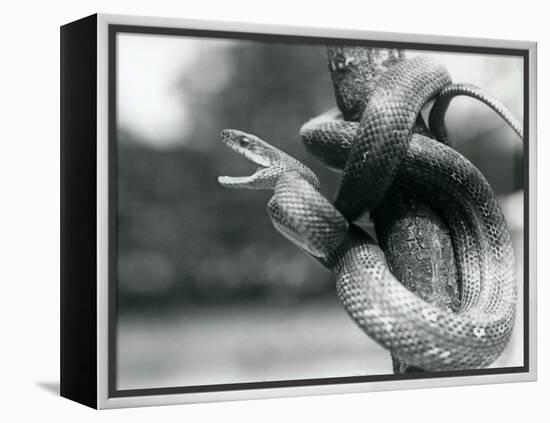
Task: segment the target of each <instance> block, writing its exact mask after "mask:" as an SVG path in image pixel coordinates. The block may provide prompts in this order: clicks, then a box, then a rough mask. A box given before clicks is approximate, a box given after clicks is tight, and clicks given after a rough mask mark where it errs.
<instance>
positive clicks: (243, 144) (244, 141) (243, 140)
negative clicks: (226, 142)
mask: <svg viewBox="0 0 550 423" xmlns="http://www.w3.org/2000/svg"><path fill="white" fill-rule="evenodd" d="M239 145H240V146H241V147H243V148H246V147H248V146H249V145H250V140H249V139H248V138H246V137H241V138H240V139H239Z"/></svg>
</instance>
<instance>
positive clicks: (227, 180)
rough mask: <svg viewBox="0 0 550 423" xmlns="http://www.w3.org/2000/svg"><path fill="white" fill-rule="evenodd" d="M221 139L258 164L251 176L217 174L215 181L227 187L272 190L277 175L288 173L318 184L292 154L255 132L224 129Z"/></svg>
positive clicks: (312, 174) (311, 173)
mask: <svg viewBox="0 0 550 423" xmlns="http://www.w3.org/2000/svg"><path fill="white" fill-rule="evenodd" d="M221 140H222V142H223V143H224V144H225V145H226V146H227V147H229V148H230V149H231V150H233V151H235V152H236V153H238V154H240V155H241V156H243V157H245V158H246V159H248V160H250V161H251V162H253V163H255V164H257V165H258V168H257V170H256V172H254V174H252V175H250V176H220V177H218V182H219V183H220V184H221V185H222V186H223V187H227V188H245V189H275V185H276V184H277V181H278V180H279V178H280V177H281V176H282V175H283V174H285V173H288V172H292V171H295V172H298V173H299V174H300V175H302V176H303V177H304V178H305V179H306V180H307V181H308V182H310V183H311V184H312V185H313V186H315V187H318V186H319V180H318V179H317V176H315V174H314V173H313V172H312V171H311V170H310V169H309V168H308V167H306V166H305V165H303V164H302V163H301V162H299V161H298V160H296V159H295V158H294V157H292V156H290V155H288V154H286V153H285V152H283V151H281V150H279V149H278V148H276V147H273V146H272V145H270V144H268V143H267V142H265V141H264V140H262V139H261V138H260V137H257V136H256V135H252V134H247V133H246V132H243V131H239V130H236V129H224V130H223V131H222V132H221Z"/></svg>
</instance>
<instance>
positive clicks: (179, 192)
mask: <svg viewBox="0 0 550 423" xmlns="http://www.w3.org/2000/svg"><path fill="white" fill-rule="evenodd" d="M116 39H117V50H116V52H117V71H116V81H117V86H116V90H117V109H116V110H117V117H118V119H117V129H118V135H117V146H118V153H117V156H118V167H117V170H118V172H117V178H118V192H117V194H118V199H117V206H118V210H117V219H118V220H117V243H118V255H117V263H118V279H117V281H116V282H115V283H116V284H117V288H118V308H117V312H118V317H117V333H118V335H117V336H118V338H117V387H118V388H119V389H144V388H145V389H147V388H162V387H175V386H194V385H209V384H225V383H242V382H259V381H273V380H297V379H314V378H329V377H344V376H357V375H362V376H363V375H364V376H367V375H368V376H371V375H380V374H391V373H392V367H391V359H390V355H389V353H388V351H386V350H385V349H384V348H382V347H380V346H379V345H377V344H376V343H375V342H374V341H373V340H372V339H370V338H369V337H368V336H366V335H365V334H364V333H363V332H362V331H361V330H360V329H359V327H358V326H357V325H356V324H355V323H354V322H353V321H352V320H351V319H350V318H349V317H348V315H347V314H346V312H345V309H344V307H343V306H342V304H341V303H340V302H339V301H338V299H337V296H336V289H335V283H334V281H335V278H334V276H333V275H331V274H330V272H328V271H326V270H325V269H323V268H322V266H321V265H319V264H318V263H317V262H315V261H313V260H311V259H310V257H308V256H307V255H306V254H304V253H303V252H301V251H299V250H298V249H297V248H296V247H295V246H294V245H292V244H291V243H290V242H288V241H287V240H286V239H283V237H281V236H280V234H278V233H277V232H276V231H275V230H274V228H273V227H272V225H271V224H270V223H269V219H268V218H267V216H266V212H265V206H266V203H267V201H268V198H270V197H271V196H272V192H265V191H264V192H257V191H255V192H252V191H248V192H247V191H246V190H245V191H242V190H239V191H232V190H229V189H225V188H223V187H220V186H219V185H218V184H217V183H216V179H217V177H218V175H225V174H228V173H229V174H230V175H248V174H250V173H251V172H252V170H251V168H252V167H254V166H253V165H252V166H251V165H250V163H247V161H246V160H244V159H243V158H242V157H241V156H239V155H237V154H234V153H233V152H231V151H229V150H228V149H227V148H226V147H225V146H223V144H222V143H221V142H220V139H219V138H220V137H219V132H220V131H221V130H222V129H223V128H227V127H230V128H238V129H243V130H245V131H248V132H252V133H254V134H259V135H260V136H261V137H262V138H263V139H265V140H266V141H268V142H269V143H272V144H273V145H275V146H276V147H278V148H280V149H282V150H283V151H285V152H287V153H289V154H290V155H292V156H293V157H295V158H297V159H298V160H300V161H301V162H302V163H304V164H306V165H307V166H310V167H312V169H313V170H314V172H315V173H316V174H317V175H318V176H319V179H320V181H321V190H322V192H323V193H324V194H325V195H326V196H327V198H329V199H331V198H333V197H334V195H335V192H336V189H337V186H338V185H339V184H340V176H339V175H336V174H334V173H333V172H330V171H327V170H326V169H325V168H324V166H322V165H320V164H319V163H318V162H317V161H316V160H315V158H314V157H313V156H312V155H311V154H307V152H305V151H304V147H303V145H302V142H301V139H300V136H299V133H298V132H299V127H300V126H301V125H302V124H303V123H304V122H305V121H307V120H309V119H310V118H312V117H313V116H315V115H316V114H318V113H320V112H323V111H325V110H328V109H330V108H332V107H335V106H336V101H335V98H334V90H333V86H332V82H331V79H330V73H329V71H328V69H327V53H326V47H325V46H324V45H321V44H311V43H308V42H307V41H306V40H302V41H301V42H300V43H289V42H288V41H285V40H284V38H280V39H278V40H277V41H276V42H274V43H271V42H265V41H249V40H239V39H231V38H223V39H216V38H208V37H189V36H172V35H171V36H166V35H158V34H138V33H127V32H121V33H118V34H117V38H116ZM406 55H407V57H415V56H419V55H422V56H428V57H430V58H431V59H432V60H433V61H435V62H437V63H440V64H441V65H443V66H444V67H445V68H446V69H447V71H448V72H449V74H450V76H451V79H452V80H453V81H455V82H465V83H470V84H474V85H476V86H479V87H481V88H482V89H483V90H484V91H486V92H487V93H490V94H491V95H493V96H494V97H496V98H498V99H499V100H500V101H502V103H503V104H504V105H505V106H506V107H507V108H508V109H509V110H510V111H511V113H512V114H513V116H515V117H516V119H518V121H522V117H523V83H524V81H523V60H522V58H521V57H519V58H518V57H513V56H499V55H487V54H466V53H449V52H432V51H422V50H406ZM427 110H428V107H426V108H425V113H426V114H427ZM446 124H447V128H448V133H449V137H450V140H451V142H452V143H453V146H454V147H455V148H456V149H457V150H458V151H460V152H461V153H462V154H464V155H465V157H467V158H468V159H470V160H472V161H473V162H474V163H475V164H476V165H477V167H478V168H479V169H480V170H481V172H482V173H483V174H484V175H485V177H486V178H487V180H488V181H489V182H490V183H491V184H492V186H493V189H494V191H495V193H496V194H497V195H498V197H499V202H500V203H501V205H502V208H503V212H504V215H505V218H506V220H507V224H508V229H509V231H510V233H511V235H512V246H513V248H514V252H515V255H516V261H517V266H516V269H517V278H516V279H517V284H518V288H519V289H518V291H519V295H518V297H519V298H518V306H517V310H516V311H517V313H516V322H515V327H514V331H513V334H512V339H511V341H510V342H509V344H508V345H507V347H506V349H505V350H504V351H503V353H502V354H501V355H500V356H499V358H498V359H497V360H496V361H495V362H494V363H492V364H491V366H490V367H493V368H498V367H502V368H505V367H514V366H522V365H523V307H522V305H523V303H522V301H523V248H522V247H523V195H522V194H523V193H522V191H521V190H518V188H520V187H521V182H520V180H521V166H520V165H519V164H518V162H519V161H520V160H521V157H522V151H521V150H522V144H521V141H520V139H519V138H518V137H517V135H516V134H515V133H514V132H513V131H512V130H511V129H510V128H509V127H508V126H507V125H506V123H505V122H504V121H503V120H502V119H501V118H500V117H499V116H498V115H496V113H494V112H493V111H492V110H491V109H489V108H488V107H487V106H485V105H484V104H482V103H481V102H478V101H475V100H472V99H471V98H467V97H459V98H458V99H456V100H455V101H453V103H452V105H451V107H450V109H449V112H448V113H447V117H446ZM197 163H198V164H199V166H196V164H197ZM221 210H223V213H220V211H221Z"/></svg>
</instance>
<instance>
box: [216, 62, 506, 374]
mask: <svg viewBox="0 0 550 423" xmlns="http://www.w3.org/2000/svg"><path fill="white" fill-rule="evenodd" d="M449 85H450V78H449V76H448V74H447V73H446V71H445V69H443V68H442V67H440V66H438V65H436V64H434V63H433V62H431V61H430V60H429V59H427V58H420V57H419V58H415V59H411V60H405V61H403V62H401V63H399V64H398V65H396V66H394V67H393V68H392V69H390V70H389V71H387V72H386V74H384V75H383V77H382V78H381V79H380V80H379V81H378V82H377V87H376V89H375V92H374V94H373V97H372V99H371V101H370V102H369V104H368V105H367V107H366V108H365V110H364V112H363V114H362V118H361V121H360V123H359V124H357V123H353V122H343V121H328V122H321V123H320V124H319V123H317V122H315V123H314V124H310V125H306V126H305V127H304V128H303V134H302V135H303V136H304V138H305V140H306V144H307V143H309V144H310V147H311V145H314V146H316V147H313V148H310V151H314V152H315V151H316V148H317V151H318V152H319V153H320V155H324V156H325V157H324V159H325V161H329V162H331V163H332V164H333V165H334V166H335V167H338V166H340V167H341V166H342V164H344V172H343V178H342V183H341V186H340V189H339V192H338V195H337V198H336V201H335V205H332V204H331V203H330V202H329V201H328V200H327V199H326V198H325V197H324V196H323V195H321V194H320V193H319V191H318V190H317V188H318V186H319V182H318V180H317V177H316V176H315V174H314V173H313V172H312V171H311V170H310V169H309V168H307V167H306V166H305V165H303V164H302V163H300V162H299V161H297V160H295V159H294V158H292V157H291V156H289V155H287V154H286V153H284V152H282V151H280V150H279V149H277V148H275V147H273V146H271V145H269V144H268V143H266V142H265V141H263V140H261V139H260V138H258V137H257V136H254V135H251V134H246V133H244V132H241V131H237V130H224V131H223V132H222V141H223V142H224V143H225V144H226V145H227V146H228V147H230V148H231V149H233V150H234V151H236V152H237V153H240V154H242V155H244V156H245V157H246V158H248V159H249V160H251V161H253V162H255V163H256V164H258V165H259V169H258V170H257V171H256V173H254V175H252V176H248V177H220V178H219V182H220V183H221V184H222V185H223V186H226V187H231V188H248V189H273V190H274V195H273V197H272V199H271V200H270V201H269V203H268V216H269V217H270V219H271V221H272V223H273V225H274V226H275V228H276V229H277V230H278V231H279V232H280V233H281V234H283V235H284V236H285V237H287V238H289V239H290V240H291V241H292V242H294V243H295V244H296V245H298V246H299V247H300V248H302V249H304V250H305V251H306V252H308V253H309V254H311V255H312V256H314V257H316V258H317V259H318V260H319V261H321V263H322V264H323V265H325V266H327V267H328V268H330V269H332V270H333V271H334V273H335V275H336V280H337V282H336V286H337V292H338V296H339V297H340V299H341V301H342V303H343V304H344V306H345V308H346V310H347V312H348V313H349V315H350V316H351V317H352V318H353V320H354V321H355V322H356V323H357V324H358V325H359V326H360V327H361V328H362V329H363V330H364V331H365V332H366V333H367V334H368V335H369V336H370V337H371V338H373V339H374V340H375V341H376V342H378V343H379V344H381V345H382V346H384V347H385V348H387V349H389V350H390V351H392V353H393V354H394V355H395V356H396V357H398V358H399V359H401V360H403V361H405V362H407V363H411V364H414V365H415V366H418V367H419V368H422V369H425V370H445V369H466V368H477V367H484V366H487V365H489V364H490V363H491V362H493V361H494V360H495V359H496V357H498V355H499V354H500V353H501V351H502V350H503V348H504V347H505V346H506V344H507V342H508V340H509V338H510V334H511V330H512V327H513V321H514V315H515V303H516V283H515V265H514V256H513V251H512V247H511V240H510V235H509V233H508V230H507V228H506V223H505V220H504V217H503V215H502V213H501V211H500V207H499V205H498V203H497V201H496V198H495V195H494V193H493V191H492V189H491V187H490V185H489V184H488V182H487V181H486V180H485V178H484V177H483V175H482V174H481V173H480V172H479V171H478V170H477V169H476V168H475V166H473V165H472V164H471V163H470V162H469V161H468V160H467V159H465V158H464V157H463V156H462V155H460V154H459V153H457V152H456V151H455V150H453V149H452V148H450V147H448V146H446V145H444V144H442V143H439V142H437V141H435V140H432V139H430V138H427V137H425V136H422V135H419V134H412V128H413V125H414V123H415V121H416V119H417V116H418V114H419V111H420V108H421V107H422V106H423V105H424V104H425V103H426V102H427V101H428V100H430V99H431V98H434V97H435V96H437V95H438V94H439V93H440V92H441V91H442V90H443V89H444V88H445V87H448V86H449ZM452 95H453V94H452V93H451V94H450V95H449V96H447V97H446V98H445V102H446V103H443V106H442V107H441V108H440V109H439V110H440V112H439V113H440V116H441V118H442V116H443V115H444V110H443V109H446V105H448V101H450V98H451V97H452ZM441 110H443V112H441ZM434 116H435V115H434ZM437 119H438V118H437V117H434V121H437ZM439 128H442V125H440V126H439ZM439 132H440V133H443V130H442V129H440V131H439ZM327 156H329V157H331V159H328V160H327ZM392 184H398V185H399V186H402V187H403V188H404V189H407V190H410V191H411V192H414V193H415V194H417V195H418V196H419V197H422V198H425V199H426V200H429V201H430V203H431V204H434V205H436V206H437V208H438V209H439V211H440V212H441V214H442V215H443V217H444V218H445V220H446V222H447V223H448V225H449V228H450V230H451V236H452V240H453V246H454V247H455V255H456V261H457V267H458V273H459V276H460V280H461V305H460V309H459V311H458V312H457V313H453V312H449V311H448V310H443V309H441V308H438V307H437V306H434V305H432V304H429V303H428V302H426V301H424V300H422V299H421V298H420V297H418V296H417V295H415V294H413V293H412V292H411V291H409V290H408V289H406V288H405V287H404V286H403V285H402V284H401V283H400V282H399V281H398V280H397V279H396V278H395V277H394V276H393V275H392V273H391V272H390V270H389V268H388V265H387V263H386V260H385V257H384V254H383V252H382V251H381V250H380V248H379V247H378V245H377V244H376V243H375V241H374V240H373V239H372V238H371V237H370V236H369V235H368V234H366V233H365V232H363V231H362V230H361V229H360V228H358V227H357V226H355V225H353V224H352V223H350V222H352V221H353V220H355V219H356V218H357V217H359V216H360V215H362V214H363V213H364V212H366V211H370V210H373V209H374V208H375V207H376V206H377V205H378V204H379V202H380V201H381V200H382V198H383V197H384V195H385V193H386V191H387V190H388V187H389V186H390V185H392Z"/></svg>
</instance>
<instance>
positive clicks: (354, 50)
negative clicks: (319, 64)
mask: <svg viewBox="0 0 550 423" xmlns="http://www.w3.org/2000/svg"><path fill="white" fill-rule="evenodd" d="M328 57H329V69H330V72H331V76H332V81H333V84H334V90H335V96H336V101H337V104H338V107H339V108H340V111H341V112H342V114H343V116H344V119H346V120H350V121H359V120H360V118H361V115H362V113H363V111H364V109H365V107H366V105H367V104H368V101H369V98H370V95H371V94H372V92H373V90H374V88H375V86H376V82H377V81H378V79H379V78H380V77H381V76H382V75H383V73H384V72H385V71H386V70H387V69H389V68H391V67H392V66H394V65H395V64H396V63H398V62H399V61H401V60H404V59H405V54H404V52H403V51H402V50H393V49H378V48H363V47H329V49H328ZM415 132H419V133H423V134H425V135H428V136H430V133H429V131H428V129H427V128H426V126H425V124H424V122H423V120H422V118H421V117H420V116H419V118H418V121H417V125H416V128H415ZM371 218H372V220H373V222H374V225H375V231H376V236H377V238H378V242H379V245H380V247H381V248H382V250H383V251H384V253H385V255H386V259H387V261H388V264H389V267H390V269H391V271H392V273H393V275H394V276H395V277H396V278H397V279H398V280H399V281H401V283H402V284H403V285H405V286H406V287H407V288H408V289H409V290H411V291H412V292H414V293H416V294H417V295H418V296H420V297H421V298H423V299H424V300H426V301H428V302H430V303H432V304H435V305H437V306H439V307H443V308H446V309H449V310H457V308H458V306H459V302H460V289H459V285H458V278H457V269H456V263H455V256H454V251H453V246H452V242H451V236H450V231H449V228H448V226H447V224H446V223H445V221H444V220H443V218H442V217H441V216H440V214H439V213H438V212H437V211H436V210H435V209H434V208H433V207H432V206H430V205H428V204H427V203H426V202H424V201H423V200H421V199H420V198H417V197H414V196H412V195H411V194H409V193H408V192H405V191H403V190H401V189H400V188H399V187H396V186H393V187H392V188H391V189H390V192H388V194H387V195H386V197H385V198H384V200H383V202H382V203H381V204H380V205H379V206H378V207H377V208H376V210H374V211H373V212H372V213H371ZM392 364H393V371H394V373H410V372H420V371H422V369H419V368H418V367H415V366H413V365H409V364H407V363H405V362H402V361H401V360H400V359H399V358H398V357H395V356H393V355H392Z"/></svg>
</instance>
